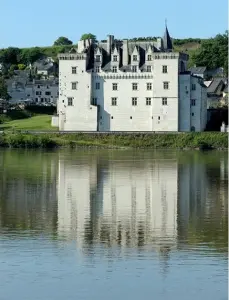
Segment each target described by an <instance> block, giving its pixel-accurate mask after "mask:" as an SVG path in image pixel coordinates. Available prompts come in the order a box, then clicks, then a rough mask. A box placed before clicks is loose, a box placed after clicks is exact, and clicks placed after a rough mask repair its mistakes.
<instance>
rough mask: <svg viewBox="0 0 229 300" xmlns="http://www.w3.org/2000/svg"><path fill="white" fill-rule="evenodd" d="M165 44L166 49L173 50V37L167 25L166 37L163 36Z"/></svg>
mask: <svg viewBox="0 0 229 300" xmlns="http://www.w3.org/2000/svg"><path fill="white" fill-rule="evenodd" d="M163 46H164V49H165V50H168V51H172V49H173V44H172V40H171V37H170V35H169V31H168V28H167V26H166V27H165V34H164V37H163Z"/></svg>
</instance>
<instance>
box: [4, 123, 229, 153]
mask: <svg viewBox="0 0 229 300" xmlns="http://www.w3.org/2000/svg"><path fill="white" fill-rule="evenodd" d="M34 129H35V128H34ZM37 129H38V128H37ZM9 136H10V137H11V138H10V140H9ZM35 137H36V138H37V139H38V138H45V143H44V144H43V146H45V145H55V146H56V147H57V146H69V147H71V148H72V147H101V148H123V147H127V148H137V149H139V148H143V149H144V148H149V149H163V148H165V149H185V148H188V149H196V148H198V149H208V148H212V149H219V148H222V149H227V148H228V136H227V133H220V132H217V133H212V132H211V133H206V132H205V133H197V132H195V133H181V134H171V133H170V134H169V133H168V134H163V133H162V134H159V133H156V134H152V133H151V134H142V133H135V134H125V133H123V134H109V133H107V134H98V133H90V134H83V133H78V134H56V133H53V134H40V135H38V134H36V135H33V134H19V133H14V134H4V135H0V146H2V147H3V146H4V147H22V148H26V147H27V146H28V145H29V146H28V147H32V145H35V146H34V147H37V144H36V143H37V140H36V143H35V142H34V144H33V143H29V142H28V141H31V140H32V141H34V140H35ZM39 145H40V144H39ZM43 146H42V147H43ZM47 147H48V146H47Z"/></svg>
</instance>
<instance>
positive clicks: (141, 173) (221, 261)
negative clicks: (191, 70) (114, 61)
mask: <svg viewBox="0 0 229 300" xmlns="http://www.w3.org/2000/svg"><path fill="white" fill-rule="evenodd" d="M227 253H228V155H227V153H225V152H198V151H195V152H189V151H187V152H185V151H183V152H181V151H180V152H175V151H174V152H173V151H143V150H133V151H129V150H115V151H114V150H60V151H37V150H36V151H35V150H28V151H27V150H0V299H1V300H15V299H19V300H20V299H23V300H41V299H42V300H43V299H44V300H45V299H48V300H62V299H68V300H71V299H82V300H83V299H95V300H97V299H98V300H103V299H110V300H113V299H114V300H117V299H120V300H121V299H131V300H135V299H136V300H139V299H157V300H162V299H163V300H164V299H170V300H181V299H182V300H184V299H185V300H189V299H190V300H193V299H195V300H203V299H208V300H215V299H217V300H221V299H222V300H224V299H227V275H228V274H227V273H228V268H227V261H228V260H227Z"/></svg>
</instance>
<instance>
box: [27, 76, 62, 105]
mask: <svg viewBox="0 0 229 300" xmlns="http://www.w3.org/2000/svg"><path fill="white" fill-rule="evenodd" d="M26 95H27V98H28V99H31V101H32V102H35V103H36V104H38V105H39V104H53V105H56V104H57V99H58V95H59V85H58V81H57V80H34V81H33V82H30V83H27V85H26Z"/></svg>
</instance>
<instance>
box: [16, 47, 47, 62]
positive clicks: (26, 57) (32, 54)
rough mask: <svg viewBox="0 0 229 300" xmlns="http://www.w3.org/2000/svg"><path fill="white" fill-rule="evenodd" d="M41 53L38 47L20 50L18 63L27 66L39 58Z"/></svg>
mask: <svg viewBox="0 0 229 300" xmlns="http://www.w3.org/2000/svg"><path fill="white" fill-rule="evenodd" d="M42 56H43V53H42V51H41V49H40V48H39V47H33V48H25V49H22V50H21V53H20V55H19V63H20V64H24V65H29V64H30V63H31V64H32V63H34V62H35V61H36V60H38V59H39V58H41V57H42Z"/></svg>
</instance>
